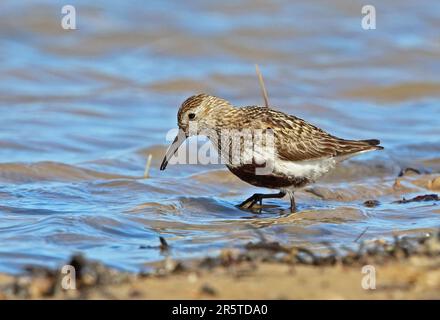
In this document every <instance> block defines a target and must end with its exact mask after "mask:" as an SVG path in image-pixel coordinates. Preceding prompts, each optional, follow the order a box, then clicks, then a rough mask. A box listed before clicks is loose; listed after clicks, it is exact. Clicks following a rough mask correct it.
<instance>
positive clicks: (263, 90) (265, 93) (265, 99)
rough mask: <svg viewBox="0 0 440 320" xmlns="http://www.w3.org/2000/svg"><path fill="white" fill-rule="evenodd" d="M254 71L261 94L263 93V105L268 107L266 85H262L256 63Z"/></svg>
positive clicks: (261, 76)
mask: <svg viewBox="0 0 440 320" xmlns="http://www.w3.org/2000/svg"><path fill="white" fill-rule="evenodd" d="M255 71H256V72H257V76H258V81H259V82H260V89H261V94H262V95H263V99H264V105H265V106H266V107H267V108H269V98H268V96H267V91H266V87H265V86H264V81H263V75H262V74H261V72H260V68H259V67H258V64H256V65H255Z"/></svg>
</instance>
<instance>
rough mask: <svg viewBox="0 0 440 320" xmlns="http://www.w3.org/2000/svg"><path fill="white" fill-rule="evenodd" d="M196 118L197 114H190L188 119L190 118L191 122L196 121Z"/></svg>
mask: <svg viewBox="0 0 440 320" xmlns="http://www.w3.org/2000/svg"><path fill="white" fill-rule="evenodd" d="M195 117H196V114H195V113H189V114H188V118H189V119H190V120H192V119H194V118H195Z"/></svg>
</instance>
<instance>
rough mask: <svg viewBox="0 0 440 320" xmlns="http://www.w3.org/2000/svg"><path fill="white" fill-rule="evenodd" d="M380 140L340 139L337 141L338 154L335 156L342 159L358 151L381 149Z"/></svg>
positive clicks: (356, 153) (358, 152)
mask: <svg viewBox="0 0 440 320" xmlns="http://www.w3.org/2000/svg"><path fill="white" fill-rule="evenodd" d="M379 144H380V141H379V140H377V139H369V140H345V139H340V140H339V143H338V154H337V158H338V159H339V160H344V159H347V158H351V157H352V156H355V155H358V154H360V153H364V152H368V151H373V150H383V147H382V146H379Z"/></svg>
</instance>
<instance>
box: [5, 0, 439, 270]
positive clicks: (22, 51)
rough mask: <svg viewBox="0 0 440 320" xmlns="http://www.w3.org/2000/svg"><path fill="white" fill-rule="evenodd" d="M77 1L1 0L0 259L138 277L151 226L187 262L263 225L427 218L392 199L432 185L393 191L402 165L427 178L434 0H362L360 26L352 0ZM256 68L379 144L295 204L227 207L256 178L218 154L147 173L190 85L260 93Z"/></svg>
mask: <svg viewBox="0 0 440 320" xmlns="http://www.w3.org/2000/svg"><path fill="white" fill-rule="evenodd" d="M75 3H76V4H75V6H76V9H77V27H78V29H77V30H71V31H66V30H63V29H62V28H61V26H60V21H61V16H62V15H61V6H62V5H63V4H64V3H62V2H59V1H12V0H9V1H2V2H1V3H0V111H1V117H0V128H1V129H0V244H1V246H0V271H3V272H9V273H19V272H21V271H22V270H23V267H24V266H26V265H29V264H37V265H45V266H50V267H56V266H59V265H60V264H61V263H62V262H64V261H66V260H67V259H68V257H69V256H70V255H71V254H72V253H75V252H82V253H83V254H85V255H86V256H87V257H90V258H93V259H98V260H100V261H103V262H104V263H105V264H107V265H109V266H114V267H117V268H120V269H122V270H129V271H139V270H143V269H144V268H145V266H146V264H147V263H149V262H153V261H156V260H159V259H163V256H162V254H161V252H160V250H158V248H157V246H158V244H159V242H158V237H159V236H163V237H164V238H166V239H167V241H168V243H169V244H170V245H171V248H172V249H171V252H170V254H171V256H172V257H175V258H191V257H197V256H203V255H206V254H215V253H217V252H218V251H219V250H221V248H224V247H240V246H242V245H243V244H245V243H247V242H249V241H258V240H259V239H260V238H261V237H265V238H266V239H268V240H271V241H280V242H282V243H289V244H292V243H293V244H300V245H304V246H309V247H314V248H318V247H320V246H322V242H323V241H327V242H331V243H332V244H334V245H335V246H347V245H348V246H349V245H351V244H353V242H354V240H355V239H356V238H357V237H358V236H359V234H361V233H362V232H363V231H365V230H366V232H365V234H364V235H363V239H372V238H377V237H390V236H392V235H393V234H394V233H396V232H397V233H400V234H414V233H426V232H429V231H431V230H433V229H434V228H436V227H438V226H439V225H440V210H439V207H438V205H436V204H435V202H424V203H408V204H393V203H392V202H393V201H395V200H397V199H400V198H402V196H403V195H404V196H405V197H407V198H410V197H412V196H415V195H418V194H426V193H435V192H434V191H430V190H427V189H426V188H423V187H419V188H417V187H415V186H414V185H410V186H408V185H405V186H404V187H405V188H407V189H404V190H403V191H396V190H395V189H393V184H394V181H395V178H396V176H397V174H398V173H399V171H400V169H402V168H405V167H408V166H410V167H416V168H418V169H421V170H423V171H427V172H431V173H432V174H433V177H435V174H436V173H437V174H438V173H440V99H439V98H440V60H439V57H440V43H439V39H440V38H439V36H440V32H439V30H440V19H439V12H440V2H438V1H425V2H424V3H423V5H421V4H420V3H418V2H416V1H399V5H398V7H397V4H395V2H394V1H370V2H369V3H370V4H373V5H375V6H376V10H377V29H376V30H369V31H366V30H363V29H362V28H361V19H362V15H361V6H362V4H363V3H361V2H359V1H336V2H332V5H331V6H330V3H329V2H327V1H303V2H302V3H297V2H292V1H273V2H268V1H236V0H234V1H221V2H207V1H191V2H189V1H179V2H175V3H173V4H171V3H170V4H167V3H165V2H164V1H157V2H156V1H148V2H146V1H93V2H91V1H75ZM91 3H93V4H91ZM255 63H258V64H259V65H260V67H261V69H262V72H263V75H264V79H265V83H266V86H267V89H268V92H269V97H270V103H271V105H274V106H277V108H278V109H280V110H282V111H285V112H288V113H291V114H295V115H297V116H299V117H302V118H305V119H307V120H309V121H310V122H312V123H314V124H316V125H318V126H320V127H323V128H324V129H326V130H328V131H330V132H331V133H333V134H335V135H339V136H341V137H345V138H357V139H369V138H380V139H381V140H382V145H383V146H385V148H386V149H385V150H384V151H382V152H375V153H371V154H367V155H364V156H361V157H358V158H356V159H353V160H350V161H347V162H345V163H344V165H343V166H342V167H341V168H340V169H338V170H337V171H336V172H335V173H334V174H332V175H331V176H329V177H328V178H326V179H324V180H322V181H319V182H318V183H317V184H315V185H313V186H311V187H310V188H309V189H312V191H313V192H314V194H312V193H310V192H305V191H302V192H299V193H298V195H297V203H298V205H299V209H300V212H299V213H297V214H294V215H289V214H288V212H287V211H286V210H287V207H288V201H286V200H272V201H267V202H266V204H267V206H266V207H265V208H263V210H262V213H261V214H257V213H252V212H246V211H242V210H239V209H237V208H236V207H235V205H236V204H237V203H239V202H240V201H242V200H244V199H245V198H246V197H248V196H250V195H251V194H252V193H254V192H256V191H264V190H258V189H256V188H253V187H251V186H249V185H246V184H244V183H242V182H240V181H238V180H237V179H236V178H235V177H233V176H232V175H231V174H230V173H229V172H227V171H226V169H224V168H223V167H221V166H214V167H206V166H200V165H199V166H197V165H180V166H169V167H168V168H167V170H166V171H163V172H162V171H159V170H158V166H159V164H160V161H161V158H162V156H163V153H164V151H165V148H166V145H167V144H168V143H169V142H168V141H166V139H165V136H166V133H167V132H168V130H169V129H172V128H174V127H175V126H176V111H177V108H178V107H179V105H180V103H181V102H182V101H183V100H184V99H185V98H186V97H188V96H190V95H192V94H194V93H198V92H207V93H211V94H215V95H217V96H220V97H223V98H226V99H228V100H230V101H232V102H233V103H234V104H235V105H254V104H261V103H262V98H261V96H260V91H259V88H258V82H257V78H256V76H255V73H254V64H255ZM149 154H152V156H153V158H152V159H153V161H152V166H151V170H150V177H149V178H148V179H144V178H143V173H144V168H145V164H146V159H147V157H148V155H149ZM316 194H321V195H324V196H316ZM369 199H376V200H379V201H380V202H381V205H380V206H378V207H375V208H367V207H365V206H363V205H362V203H363V202H364V201H365V200H369Z"/></svg>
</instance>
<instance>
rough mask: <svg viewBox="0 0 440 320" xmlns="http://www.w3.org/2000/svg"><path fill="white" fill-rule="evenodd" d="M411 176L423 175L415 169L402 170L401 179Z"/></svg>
mask: <svg viewBox="0 0 440 320" xmlns="http://www.w3.org/2000/svg"><path fill="white" fill-rule="evenodd" d="M411 174H413V175H414V174H421V172H420V170H417V169H414V168H405V169H402V170H400V172H399V175H398V176H399V177H403V176H407V175H411Z"/></svg>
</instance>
